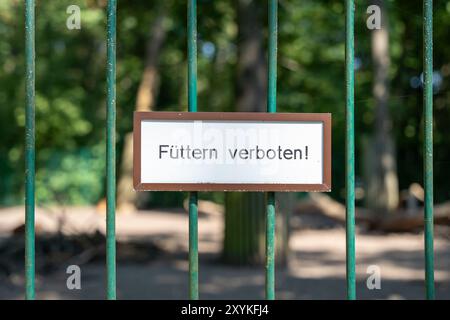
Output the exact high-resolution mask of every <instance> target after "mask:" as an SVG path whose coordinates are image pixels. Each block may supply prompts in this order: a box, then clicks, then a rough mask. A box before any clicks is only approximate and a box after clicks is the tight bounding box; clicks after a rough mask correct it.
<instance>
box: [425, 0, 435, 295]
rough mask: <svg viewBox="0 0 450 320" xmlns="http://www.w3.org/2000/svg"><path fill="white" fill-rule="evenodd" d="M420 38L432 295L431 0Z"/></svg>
mask: <svg viewBox="0 0 450 320" xmlns="http://www.w3.org/2000/svg"><path fill="white" fill-rule="evenodd" d="M423 38H424V52H423V64H424V72H423V73H424V94H423V104H424V120H425V126H424V131H425V139H424V141H425V149H424V150H425V152H424V185H425V213H424V219H425V283H426V297H427V299H434V298H435V293H434V249H433V1H432V0H424V2H423Z"/></svg>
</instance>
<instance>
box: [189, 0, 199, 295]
mask: <svg viewBox="0 0 450 320" xmlns="http://www.w3.org/2000/svg"><path fill="white" fill-rule="evenodd" d="M187 38H188V108H189V112H197V0H189V1H188V34H187ZM189 298H190V299H191V300H198V298H199V295H198V194H197V192H191V193H190V194H189Z"/></svg>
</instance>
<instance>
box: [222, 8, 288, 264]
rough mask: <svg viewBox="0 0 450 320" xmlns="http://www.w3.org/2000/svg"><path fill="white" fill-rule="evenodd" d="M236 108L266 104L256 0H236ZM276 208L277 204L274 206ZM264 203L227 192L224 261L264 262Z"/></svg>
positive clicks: (283, 225)
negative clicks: (237, 29) (237, 28)
mask: <svg viewBox="0 0 450 320" xmlns="http://www.w3.org/2000/svg"><path fill="white" fill-rule="evenodd" d="M237 5H238V27H239V31H238V66H237V88H236V91H237V94H236V105H237V111H241V112H258V111H259V112H261V111H264V110H265V107H266V95H267V66H266V64H267V62H266V59H265V54H264V52H265V50H264V45H263V44H264V41H263V25H262V15H261V13H262V9H263V7H262V6H261V3H260V1H257V0H250V1H249V0H238V1H237ZM277 207H278V206H277ZM286 213H287V212H286V211H283V212H282V213H281V212H277V219H276V262H277V263H278V264H279V265H280V264H284V263H285V262H286V256H287V255H286V253H287V250H286V249H287V221H286V217H287V215H286ZM265 223H266V206H265V194H264V193H255V192H250V193H245V192H243V193H227V194H226V196H225V237H224V245H223V258H224V260H225V262H228V263H234V264H240V265H248V264H259V265H261V264H263V263H264V261H265Z"/></svg>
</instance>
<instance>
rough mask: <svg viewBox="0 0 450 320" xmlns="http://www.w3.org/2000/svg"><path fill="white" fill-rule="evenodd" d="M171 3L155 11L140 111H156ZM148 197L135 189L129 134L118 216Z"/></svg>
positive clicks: (161, 4) (138, 105) (139, 98)
mask: <svg viewBox="0 0 450 320" xmlns="http://www.w3.org/2000/svg"><path fill="white" fill-rule="evenodd" d="M168 4H169V2H168V1H164V2H159V5H158V6H157V7H156V8H155V11H156V17H155V19H154V20H155V21H154V22H153V23H152V24H151V27H150V28H149V34H150V36H149V38H148V40H147V45H146V46H147V48H146V56H145V67H144V71H143V73H142V78H141V81H140V84H139V88H138V91H137V95H136V106H135V110H136V111H151V110H152V108H153V107H154V104H155V100H156V95H157V91H158V85H159V83H158V82H159V73H158V62H159V57H160V54H161V49H162V46H163V44H164V40H165V38H166V33H167V26H168V23H167V17H166V15H167V10H168V8H167V6H168ZM147 195H148V193H139V194H138V193H136V192H135V191H134V189H133V133H127V134H126V136H125V140H124V147H123V152H122V165H121V169H120V178H119V183H118V187H117V209H118V212H129V211H131V212H133V211H135V210H136V205H137V203H136V202H137V199H138V198H141V201H139V202H145V198H146V196H147Z"/></svg>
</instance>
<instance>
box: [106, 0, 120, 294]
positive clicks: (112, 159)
mask: <svg viewBox="0 0 450 320" xmlns="http://www.w3.org/2000/svg"><path fill="white" fill-rule="evenodd" d="M116 12H117V2H116V0H108V8H107V15H108V23H107V24H108V25H107V57H106V59H107V68H106V83H107V87H108V89H107V90H108V92H107V110H106V202H107V204H106V281H107V284H106V297H107V299H109V300H114V299H116Z"/></svg>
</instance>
